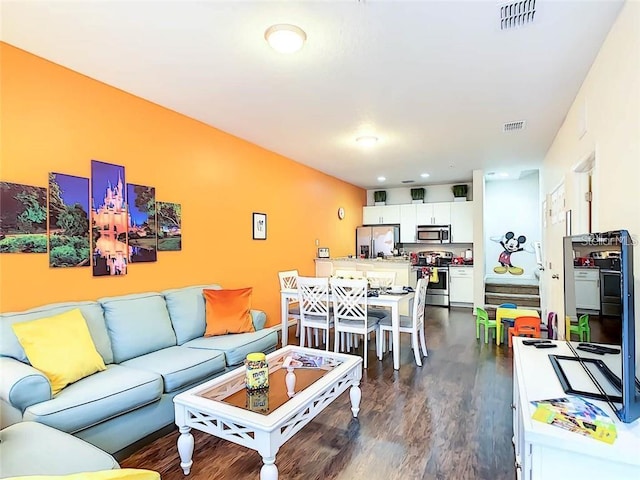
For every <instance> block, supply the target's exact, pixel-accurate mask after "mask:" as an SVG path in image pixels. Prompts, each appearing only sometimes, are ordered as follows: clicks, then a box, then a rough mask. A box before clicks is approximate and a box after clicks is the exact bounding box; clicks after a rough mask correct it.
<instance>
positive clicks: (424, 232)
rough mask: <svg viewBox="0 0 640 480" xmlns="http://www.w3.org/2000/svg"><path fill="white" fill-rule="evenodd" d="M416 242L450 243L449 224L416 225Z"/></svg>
mask: <svg viewBox="0 0 640 480" xmlns="http://www.w3.org/2000/svg"><path fill="white" fill-rule="evenodd" d="M416 242H418V243H451V225H418V228H417V230H416Z"/></svg>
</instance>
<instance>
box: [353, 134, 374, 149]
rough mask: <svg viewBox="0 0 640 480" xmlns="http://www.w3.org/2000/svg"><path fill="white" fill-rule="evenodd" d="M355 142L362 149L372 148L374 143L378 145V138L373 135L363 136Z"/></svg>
mask: <svg viewBox="0 0 640 480" xmlns="http://www.w3.org/2000/svg"><path fill="white" fill-rule="evenodd" d="M356 142H357V143H358V145H362V146H363V147H373V146H374V145H375V144H376V143H378V137H376V136H374V135H363V136H361V137H358V138H356Z"/></svg>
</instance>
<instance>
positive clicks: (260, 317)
mask: <svg viewBox="0 0 640 480" xmlns="http://www.w3.org/2000/svg"><path fill="white" fill-rule="evenodd" d="M251 320H252V321H253V328H255V329H256V330H262V329H263V328H264V324H265V323H267V314H266V313H264V312H263V311H262V310H251Z"/></svg>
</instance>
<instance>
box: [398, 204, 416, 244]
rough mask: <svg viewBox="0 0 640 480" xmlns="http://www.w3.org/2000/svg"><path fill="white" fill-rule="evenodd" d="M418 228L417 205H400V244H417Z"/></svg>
mask: <svg viewBox="0 0 640 480" xmlns="http://www.w3.org/2000/svg"><path fill="white" fill-rule="evenodd" d="M416 226H417V223H416V205H415V204H407V205H400V243H415V241H416Z"/></svg>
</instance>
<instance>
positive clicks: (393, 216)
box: [362, 205, 400, 225]
mask: <svg viewBox="0 0 640 480" xmlns="http://www.w3.org/2000/svg"><path fill="white" fill-rule="evenodd" d="M396 223H400V205H381V206H373V207H364V208H363V209H362V224H363V225H380V224H396Z"/></svg>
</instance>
